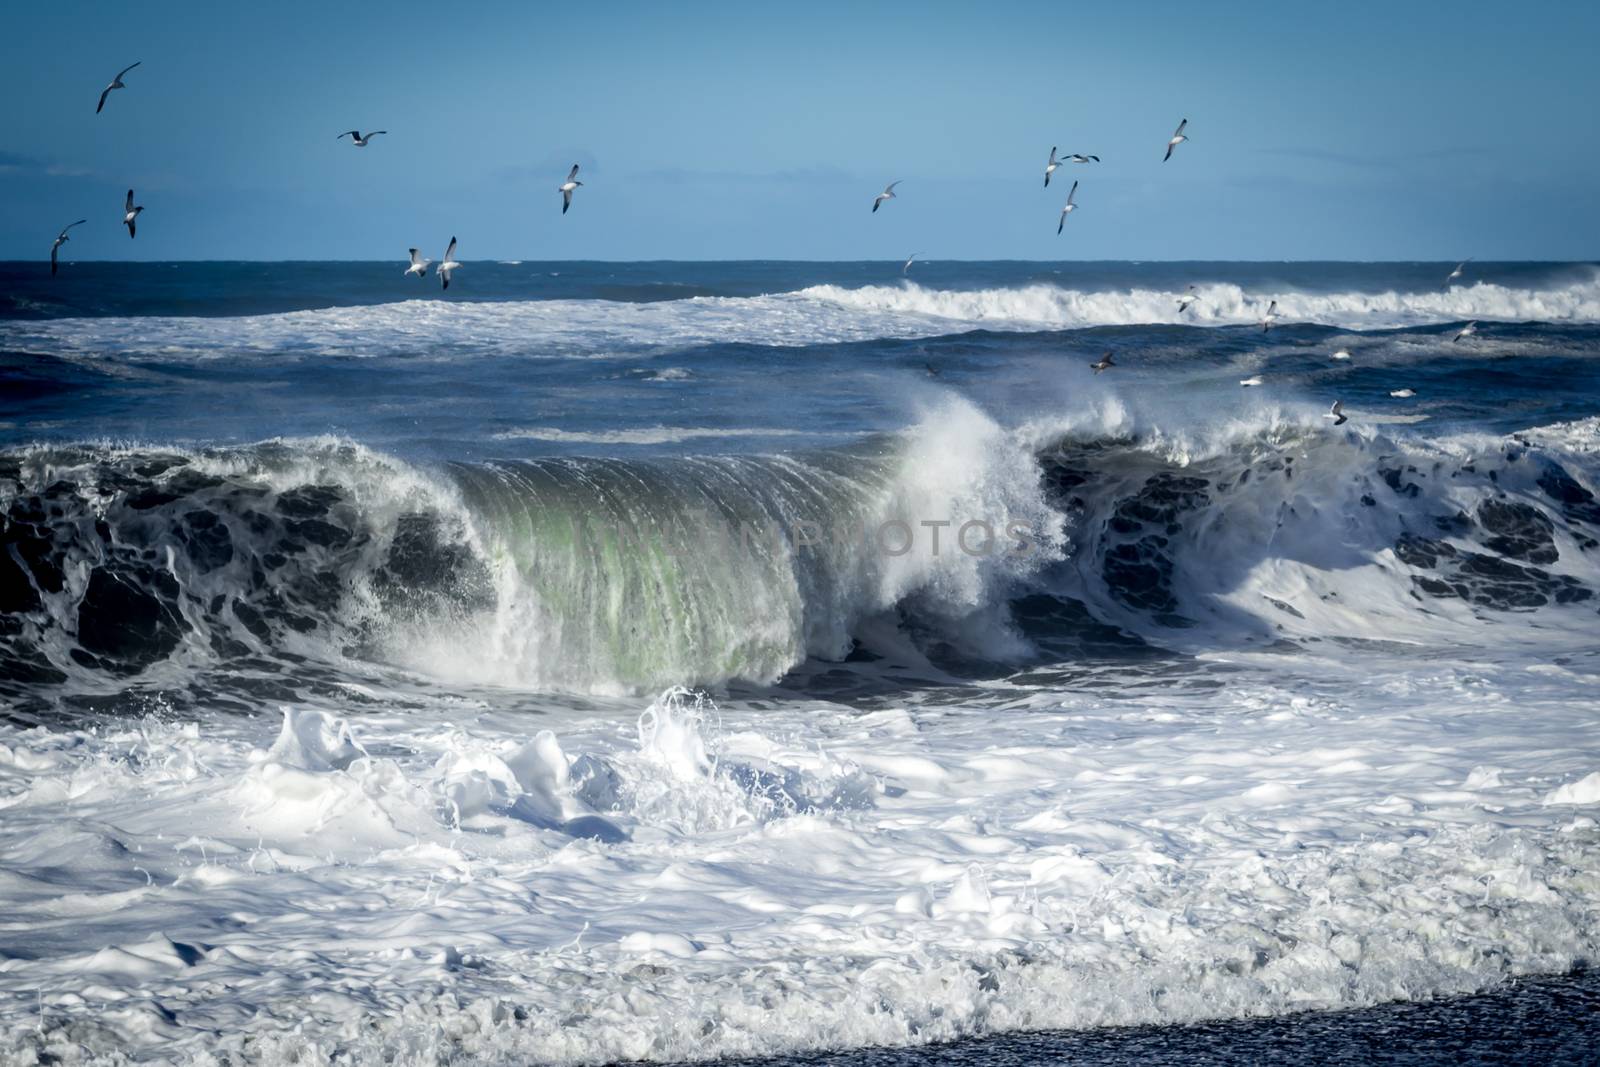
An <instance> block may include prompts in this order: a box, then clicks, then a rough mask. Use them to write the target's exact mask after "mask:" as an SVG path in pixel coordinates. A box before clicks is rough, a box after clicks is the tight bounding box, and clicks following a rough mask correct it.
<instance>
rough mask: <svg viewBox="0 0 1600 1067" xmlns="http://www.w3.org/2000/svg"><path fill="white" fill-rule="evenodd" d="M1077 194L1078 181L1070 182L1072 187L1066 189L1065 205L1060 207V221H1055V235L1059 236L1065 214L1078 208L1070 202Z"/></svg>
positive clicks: (1064, 223)
mask: <svg viewBox="0 0 1600 1067" xmlns="http://www.w3.org/2000/svg"><path fill="white" fill-rule="evenodd" d="M1077 195H1078V183H1077V182H1073V183H1072V188H1071V189H1069V190H1068V191H1067V206H1066V207H1064V208H1062V209H1061V221H1059V222H1057V223H1056V236H1057V237H1060V236H1061V228H1062V227H1063V226H1065V225H1066V224H1067V216H1068V215H1070V214H1072V213H1073V212H1074V211H1076V210H1078V205H1077V204H1074V203H1073V202H1072V198H1073V197H1075V196H1077ZM1093 228H1094V227H1092V226H1091V227H1090V229H1093Z"/></svg>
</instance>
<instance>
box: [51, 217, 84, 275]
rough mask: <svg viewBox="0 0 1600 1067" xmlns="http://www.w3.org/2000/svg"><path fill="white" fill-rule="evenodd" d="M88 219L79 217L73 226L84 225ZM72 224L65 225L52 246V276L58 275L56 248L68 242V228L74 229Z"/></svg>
mask: <svg viewBox="0 0 1600 1067" xmlns="http://www.w3.org/2000/svg"><path fill="white" fill-rule="evenodd" d="M88 221H89V220H88V219H79V220H78V221H77V222H74V223H73V224H72V226H82V225H83V224H84V223H86V222H88ZM72 226H67V227H64V228H63V229H62V231H61V232H60V233H58V234H56V243H55V244H53V245H51V246H50V277H52V278H54V277H55V276H56V249H58V248H60V247H61V246H62V245H64V244H66V243H67V241H68V240H69V238H68V237H67V230H70V229H72Z"/></svg>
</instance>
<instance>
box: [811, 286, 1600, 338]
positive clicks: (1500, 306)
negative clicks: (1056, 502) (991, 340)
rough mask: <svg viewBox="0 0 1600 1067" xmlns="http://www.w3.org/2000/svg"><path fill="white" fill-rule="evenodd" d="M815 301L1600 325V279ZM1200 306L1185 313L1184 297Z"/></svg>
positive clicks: (970, 316)
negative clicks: (1401, 288) (1379, 288)
mask: <svg viewBox="0 0 1600 1067" xmlns="http://www.w3.org/2000/svg"><path fill="white" fill-rule="evenodd" d="M795 295H797V296H799V297H803V298H805V299H810V300H816V301H819V302H822V303H828V304H835V305H838V306H840V307H846V308H851V309H854V310H858V311H863V312H876V313H879V314H884V315H888V316H895V315H921V316H927V317H929V318H933V319H941V320H949V321H952V322H959V323H963V324H966V325H969V326H984V327H992V328H1002V329H1041V328H1045V329H1074V328H1080V327H1093V326H1142V325H1152V324H1163V323H1167V324H1173V325H1182V326H1254V325H1257V324H1258V323H1259V322H1260V320H1261V317H1262V315H1263V314H1264V313H1265V312H1266V310H1267V306H1268V304H1269V303H1270V302H1271V301H1273V300H1276V301H1277V303H1278V313H1279V317H1278V324H1279V325H1280V326H1287V325H1291V324H1294V323H1307V324H1312V325H1319V326H1334V327H1339V328H1342V329H1384V328H1395V327H1408V326H1425V325H1442V324H1446V323H1454V322H1463V321H1467V320H1484V321H1504V322H1529V321H1538V322H1550V323H1595V322H1600V280H1593V279H1592V280H1589V281H1584V282H1574V283H1572V284H1569V285H1560V286H1554V287H1552V288H1548V289H1520V288H1511V287H1507V286H1502V285H1495V284H1491V283H1488V282H1479V283H1477V284H1476V285H1471V286H1460V287H1456V288H1452V289H1449V290H1439V291H1430V292H1396V291H1392V290H1391V291H1388V292H1379V293H1369V292H1340V293H1316V292H1296V291H1293V290H1288V291H1283V292H1272V291H1257V292H1247V291H1246V290H1245V289H1243V288H1241V287H1240V286H1238V285H1234V284H1231V283H1204V284H1200V285H1197V286H1196V287H1195V290H1194V292H1193V294H1185V293H1181V292H1175V291H1165V290H1160V289H1127V290H1120V291H1085V290H1077V289H1063V288H1060V287H1057V286H1053V285H1029V286H1022V287H1016V288H1005V289H978V290H946V289H930V288H924V287H923V286H920V285H916V284H914V283H910V282H907V283H904V284H901V285H892V286H889V285H876V286H871V285H869V286H862V287H859V288H848V287H845V286H839V285H818V286H813V287H811V288H809V289H803V290H801V291H800V292H799V293H797V294H795ZM1185 295H1193V297H1194V298H1195V299H1194V304H1193V306H1192V307H1191V308H1189V310H1187V311H1186V312H1183V313H1182V314H1180V313H1179V312H1178V310H1177V307H1178V302H1179V298H1180V297H1181V296H1185Z"/></svg>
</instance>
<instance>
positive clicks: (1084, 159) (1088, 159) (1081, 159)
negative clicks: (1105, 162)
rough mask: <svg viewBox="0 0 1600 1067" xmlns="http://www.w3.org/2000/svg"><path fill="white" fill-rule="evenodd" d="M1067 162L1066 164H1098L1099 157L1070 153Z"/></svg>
mask: <svg viewBox="0 0 1600 1067" xmlns="http://www.w3.org/2000/svg"><path fill="white" fill-rule="evenodd" d="M1067 162H1068V163H1098V162H1100V157H1099V156H1086V155H1084V154H1083V153H1082V152H1074V153H1072V155H1070V156H1068V157H1067Z"/></svg>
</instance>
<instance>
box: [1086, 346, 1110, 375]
mask: <svg viewBox="0 0 1600 1067" xmlns="http://www.w3.org/2000/svg"><path fill="white" fill-rule="evenodd" d="M1115 366H1116V364H1115V363H1113V362H1112V360H1111V353H1110V352H1109V351H1108V352H1106V354H1105V355H1103V356H1101V357H1100V360H1099V362H1097V363H1091V364H1089V369H1090V370H1092V371H1094V372H1095V373H1096V374H1099V373H1100V372H1101V371H1103V370H1107V369H1109V368H1111V367H1115Z"/></svg>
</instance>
